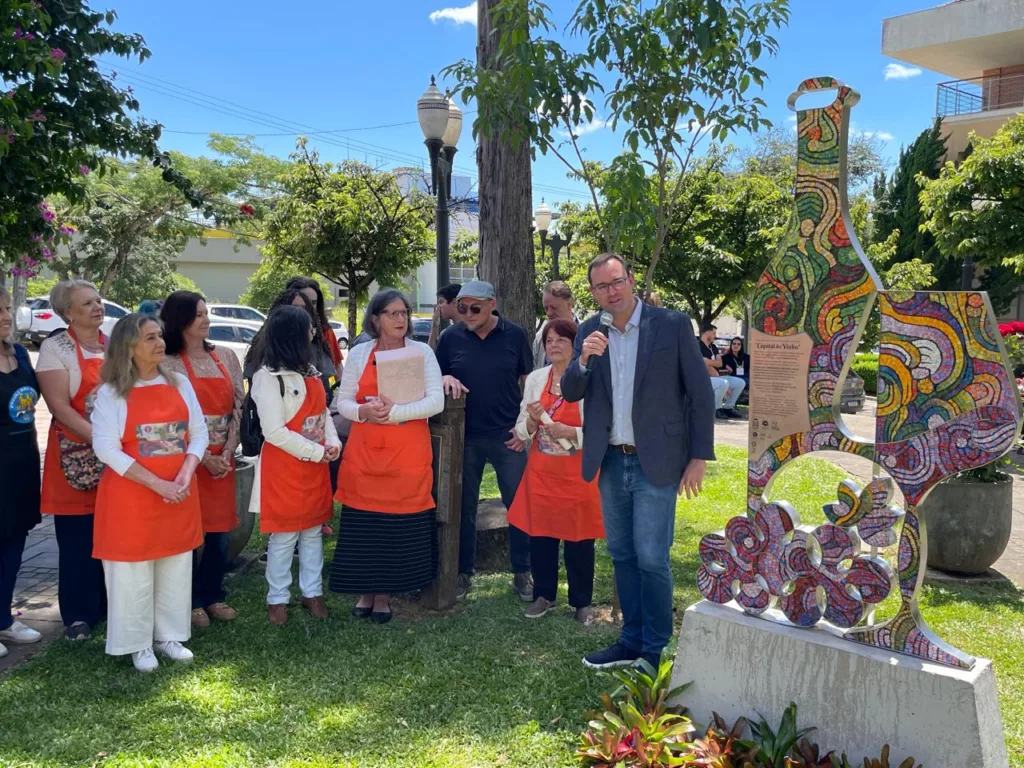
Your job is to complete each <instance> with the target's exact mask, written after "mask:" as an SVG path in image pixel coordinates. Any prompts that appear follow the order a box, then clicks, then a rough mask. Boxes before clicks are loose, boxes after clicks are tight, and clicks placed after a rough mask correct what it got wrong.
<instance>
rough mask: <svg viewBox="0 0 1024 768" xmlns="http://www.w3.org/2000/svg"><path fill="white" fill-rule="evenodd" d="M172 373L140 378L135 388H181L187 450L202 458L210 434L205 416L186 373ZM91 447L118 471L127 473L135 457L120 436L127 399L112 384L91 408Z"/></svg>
mask: <svg viewBox="0 0 1024 768" xmlns="http://www.w3.org/2000/svg"><path fill="white" fill-rule="evenodd" d="M171 376H173V381H168V380H167V379H166V378H164V377H163V376H157V377H156V378H155V379H152V380H150V381H138V382H136V383H135V386H136V387H152V386H154V385H156V384H170V385H171V386H173V387H174V388H175V389H177V390H178V394H180V395H181V397H182V399H183V400H184V401H185V405H187V406H188V448H187V450H186V451H185V452H186V453H190V454H192V455H193V456H196V457H198V458H199V460H200V461H202V458H203V456H204V455H205V454H206V448H207V446H208V445H209V444H210V436H209V433H208V432H207V429H206V418H205V417H204V416H203V409H202V408H201V407H200V406H199V400H198V399H197V398H196V393H195V390H194V389H192V384H191V383H190V382H189V380H188V377H186V376H176V375H174V374H171ZM91 420H92V448H93V450H94V451H95V452H96V458H98V459H99V460H100V461H102V462H103V463H104V464H106V465H107V466H108V467H110V468H111V469H113V470H114V471H115V472H117V474H119V475H122V476H123V475H124V473H125V472H127V471H128V470H129V469H131V466H132V464H134V463H135V459H134V458H132V457H131V456H129V455H128V454H127V453H125V452H124V450H122V444H121V438H122V436H123V435H124V428H125V425H126V424H127V423H128V401H127V400H126V399H125V398H123V397H121V396H120V395H118V394H117V392H116V391H114V388H113V387H112V386H110V385H109V384H104V385H103V386H101V387H100V388H99V390H98V391H97V393H96V403H95V405H94V407H93V411H92V419H91Z"/></svg>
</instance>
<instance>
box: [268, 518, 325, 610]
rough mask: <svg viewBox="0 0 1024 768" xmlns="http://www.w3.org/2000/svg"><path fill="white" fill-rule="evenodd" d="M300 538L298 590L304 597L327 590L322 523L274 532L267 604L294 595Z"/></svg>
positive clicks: (276, 603)
mask: <svg viewBox="0 0 1024 768" xmlns="http://www.w3.org/2000/svg"><path fill="white" fill-rule="evenodd" d="M296 541H297V542H299V591H301V592H302V596H303V597H320V595H322V594H323V593H324V585H323V581H324V578H323V571H324V540H323V536H322V535H321V533H320V525H319V524H317V525H314V526H313V527H312V528H307V529H306V530H304V531H295V532H294V533H272V534H270V541H269V542H268V544H267V586H268V587H269V589H268V590H267V605H285V604H287V603H288V600H289V598H290V597H291V595H290V593H289V590H288V588H289V587H290V586H291V585H292V553H293V552H295V542H296Z"/></svg>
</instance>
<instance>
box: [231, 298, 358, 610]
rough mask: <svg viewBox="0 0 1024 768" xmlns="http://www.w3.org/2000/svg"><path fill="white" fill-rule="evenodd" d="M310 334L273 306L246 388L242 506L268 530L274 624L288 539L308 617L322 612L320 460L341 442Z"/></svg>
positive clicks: (323, 476) (324, 488)
mask: <svg viewBox="0 0 1024 768" xmlns="http://www.w3.org/2000/svg"><path fill="white" fill-rule="evenodd" d="M312 333H313V325H312V320H311V319H310V316H309V314H307V313H306V312H305V311H304V310H302V309H300V308H299V307H292V306H282V307H278V308H277V309H275V310H273V311H272V312H271V313H270V317H268V318H267V322H266V324H265V325H264V327H263V334H264V338H263V344H262V348H261V360H262V367H261V368H260V369H259V370H258V371H256V373H255V375H254V376H253V379H252V388H251V390H250V394H251V396H252V399H253V402H254V403H255V404H256V410H257V412H258V413H259V416H260V426H261V428H262V431H263V438H264V441H265V442H264V443H263V447H262V448H261V449H260V456H259V460H258V462H257V464H256V477H255V480H254V484H253V494H252V500H251V502H250V505H249V509H250V510H251V511H252V512H255V513H258V514H259V516H260V531H261V532H263V533H269V534H270V541H269V542H268V544H267V586H268V589H267V618H268V619H269V620H270V623H271V624H278V625H280V624H284V623H285V621H287V619H288V609H287V605H288V600H289V597H290V594H289V588H290V587H291V583H292V554H293V552H294V551H295V545H296V544H298V548H299V589H300V591H301V592H302V605H303V606H304V607H305V608H306V610H308V611H309V612H310V613H311V614H312V615H313V616H315V617H316V618H326V617H327V606H326V604H325V603H324V598H323V576H322V573H323V565H324V550H323V538H322V535H321V533H320V526H321V525H323V524H324V523H325V522H327V520H328V519H330V517H331V515H332V514H333V511H334V503H333V502H332V501H331V479H330V473H329V470H328V466H327V465H328V463H329V462H330V461H331V460H333V459H334V458H336V457H337V456H338V454H339V453H340V452H341V443H340V442H339V440H338V435H337V433H336V432H335V430H334V422H333V421H331V418H330V415H329V414H328V412H327V393H326V392H325V391H324V387H323V384H322V383H321V381H320V373H319V371H317V369H316V368H315V367H314V366H312V365H311V363H310V358H311V352H310V340H311V339H312Z"/></svg>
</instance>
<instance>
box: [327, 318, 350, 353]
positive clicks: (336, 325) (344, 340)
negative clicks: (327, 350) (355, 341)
mask: <svg viewBox="0 0 1024 768" xmlns="http://www.w3.org/2000/svg"><path fill="white" fill-rule="evenodd" d="M327 323H328V324H329V325H330V326H331V330H332V331H334V338H336V339H337V340H338V346H339V347H341V348H342V349H348V328H346V327H345V324H344V323H342V322H340V321H338V320H328V321H327Z"/></svg>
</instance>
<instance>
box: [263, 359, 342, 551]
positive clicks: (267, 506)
mask: <svg viewBox="0 0 1024 768" xmlns="http://www.w3.org/2000/svg"><path fill="white" fill-rule="evenodd" d="M303 382H304V383H305V385H306V399H305V400H303V401H302V405H301V406H299V410H298V413H296V414H295V415H294V416H292V418H291V421H289V422H288V423H287V424H286V425H285V426H286V427H287V428H288V429H289V430H290V431H292V432H298V433H299V434H301V435H302V436H303V437H304V438H306V439H307V440H312V441H313V442H314V443H319V444H320V445H326V444H327V432H326V429H327V418H328V416H327V393H326V392H324V385H323V384H322V383H321V382H320V379H319V378H317V377H316V376H308V377H306V378H305V379H303ZM274 389H275V392H274V395H275V397H276V396H277V392H276V389H277V387H276V385H275V387H274ZM333 514H334V503H333V502H332V501H331V470H330V468H329V467H328V465H327V464H326V463H324V462H313V461H302V460H301V459H297V458H295V457H294V456H292V455H291V454H290V453H287V452H285V451H282V450H281V449H280V448H278V447H277V446H276V445H271V444H270V443H263V449H262V450H261V451H260V532H261V533H295V532H296V531H304V530H306V529H307V528H312V527H313V526H314V525H321V524H323V523H326V522H327V521H328V520H330V519H331V516H332V515H333Z"/></svg>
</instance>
